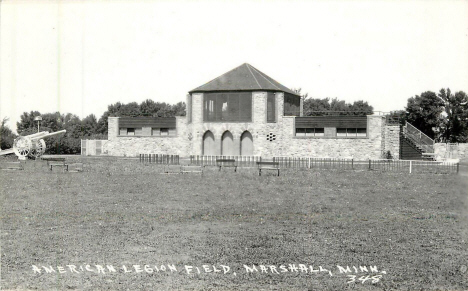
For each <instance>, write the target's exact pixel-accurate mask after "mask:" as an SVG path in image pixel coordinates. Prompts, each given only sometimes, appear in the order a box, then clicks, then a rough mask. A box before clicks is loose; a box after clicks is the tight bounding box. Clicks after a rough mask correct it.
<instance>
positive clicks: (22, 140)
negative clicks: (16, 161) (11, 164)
mask: <svg viewBox="0 0 468 291" xmlns="http://www.w3.org/2000/svg"><path fill="white" fill-rule="evenodd" d="M31 148H32V142H31V139H29V138H27V137H24V136H20V137H18V138H17V139H15V141H14V142H13V151H14V152H15V154H16V155H17V156H18V157H22V158H25V157H26V156H27V155H28V154H29V152H30V151H31Z"/></svg>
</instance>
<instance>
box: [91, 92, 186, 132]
mask: <svg viewBox="0 0 468 291" xmlns="http://www.w3.org/2000/svg"><path fill="white" fill-rule="evenodd" d="M185 111H186V110H185V102H179V103H177V104H174V105H171V104H169V103H165V102H154V101H153V100H151V99H147V100H145V101H143V102H141V104H140V105H138V104H137V103H136V102H132V103H128V104H122V103H120V102H117V103H115V104H111V105H109V106H108V107H107V111H106V112H104V114H103V115H102V116H101V118H99V121H98V122H97V127H96V133H97V134H101V135H107V131H108V123H107V122H108V118H109V117H114V116H115V117H121V116H132V117H136V116H153V117H173V116H185V114H186V113H185Z"/></svg>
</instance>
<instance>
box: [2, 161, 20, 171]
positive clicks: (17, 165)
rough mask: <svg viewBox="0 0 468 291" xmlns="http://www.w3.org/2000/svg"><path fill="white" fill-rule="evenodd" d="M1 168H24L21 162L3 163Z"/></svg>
mask: <svg viewBox="0 0 468 291" xmlns="http://www.w3.org/2000/svg"><path fill="white" fill-rule="evenodd" d="M4 166H5V167H4ZM0 168H1V169H2V170H24V167H23V164H22V163H21V162H5V163H2V164H1V166H0Z"/></svg>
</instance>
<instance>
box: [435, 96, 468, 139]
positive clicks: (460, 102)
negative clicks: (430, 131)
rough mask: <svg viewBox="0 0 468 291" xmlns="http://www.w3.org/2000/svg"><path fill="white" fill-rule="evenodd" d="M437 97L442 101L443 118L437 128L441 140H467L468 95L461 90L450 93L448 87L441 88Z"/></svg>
mask: <svg viewBox="0 0 468 291" xmlns="http://www.w3.org/2000/svg"><path fill="white" fill-rule="evenodd" d="M438 97H439V98H440V99H441V100H442V101H443V108H444V112H443V115H444V118H443V120H442V122H441V124H440V128H439V134H440V136H439V139H440V140H441V141H443V142H452V143H453V142H467V141H468V96H467V95H466V94H465V92H463V91H459V92H456V93H455V94H452V93H451V91H450V89H449V88H447V90H445V89H441V90H440V91H439V95H438Z"/></svg>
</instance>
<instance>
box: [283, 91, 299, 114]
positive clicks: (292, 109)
mask: <svg viewBox="0 0 468 291" xmlns="http://www.w3.org/2000/svg"><path fill="white" fill-rule="evenodd" d="M300 115H301V97H300V96H296V95H293V94H289V93H284V116H300Z"/></svg>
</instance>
